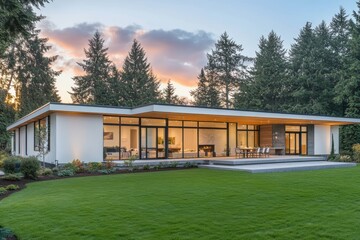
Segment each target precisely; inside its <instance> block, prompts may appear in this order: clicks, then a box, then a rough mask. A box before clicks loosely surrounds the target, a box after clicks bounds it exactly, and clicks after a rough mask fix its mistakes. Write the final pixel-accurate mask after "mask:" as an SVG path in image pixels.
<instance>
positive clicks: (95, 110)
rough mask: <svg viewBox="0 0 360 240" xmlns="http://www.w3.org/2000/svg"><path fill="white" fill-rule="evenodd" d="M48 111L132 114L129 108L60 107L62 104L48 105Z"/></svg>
mask: <svg viewBox="0 0 360 240" xmlns="http://www.w3.org/2000/svg"><path fill="white" fill-rule="evenodd" d="M50 111H54V112H74V113H91V114H101V115H117V114H123V115H129V114H132V112H131V109H129V108H115V107H114V108H113V107H102V106H90V105H89V106H85V105H76V104H74V105H62V104H50Z"/></svg>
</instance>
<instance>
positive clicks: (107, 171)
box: [98, 168, 116, 174]
mask: <svg viewBox="0 0 360 240" xmlns="http://www.w3.org/2000/svg"><path fill="white" fill-rule="evenodd" d="M115 171H116V169H115V168H111V169H101V170H98V173H101V174H110V173H114V172H115Z"/></svg>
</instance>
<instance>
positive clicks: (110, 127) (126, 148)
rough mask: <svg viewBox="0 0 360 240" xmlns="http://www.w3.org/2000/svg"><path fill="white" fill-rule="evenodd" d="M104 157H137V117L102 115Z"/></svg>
mask: <svg viewBox="0 0 360 240" xmlns="http://www.w3.org/2000/svg"><path fill="white" fill-rule="evenodd" d="M103 121H104V132H103V136H104V138H103V141H104V159H105V160H120V159H129V158H132V157H135V158H138V157H139V118H134V117H113V116H104V117H103Z"/></svg>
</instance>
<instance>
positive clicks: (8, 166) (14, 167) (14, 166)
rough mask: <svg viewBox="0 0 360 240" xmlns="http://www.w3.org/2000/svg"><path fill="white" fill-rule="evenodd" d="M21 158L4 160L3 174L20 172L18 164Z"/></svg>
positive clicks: (14, 157) (12, 157)
mask: <svg viewBox="0 0 360 240" xmlns="http://www.w3.org/2000/svg"><path fill="white" fill-rule="evenodd" d="M21 160H22V157H18V156H10V157H8V158H6V159H5V160H4V166H3V167H4V172H5V173H17V172H19V171H20V163H21Z"/></svg>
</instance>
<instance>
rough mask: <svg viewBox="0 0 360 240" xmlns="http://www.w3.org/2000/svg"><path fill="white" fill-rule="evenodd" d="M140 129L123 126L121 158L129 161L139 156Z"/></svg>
mask: <svg viewBox="0 0 360 240" xmlns="http://www.w3.org/2000/svg"><path fill="white" fill-rule="evenodd" d="M138 139H139V127H137V126H122V127H121V145H120V158H121V159H129V158H130V157H134V156H135V157H136V158H138V157H139V156H138V155H139V150H138V149H139V146H138V145H139V140H138Z"/></svg>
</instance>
